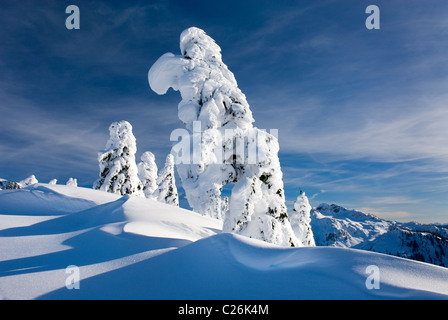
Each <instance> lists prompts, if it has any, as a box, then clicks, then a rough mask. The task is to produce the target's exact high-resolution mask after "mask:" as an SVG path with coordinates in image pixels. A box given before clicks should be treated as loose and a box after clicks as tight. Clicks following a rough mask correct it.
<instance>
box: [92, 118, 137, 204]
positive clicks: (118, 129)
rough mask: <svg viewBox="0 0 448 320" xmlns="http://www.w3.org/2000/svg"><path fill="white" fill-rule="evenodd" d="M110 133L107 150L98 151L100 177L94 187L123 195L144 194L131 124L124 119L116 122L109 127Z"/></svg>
mask: <svg viewBox="0 0 448 320" xmlns="http://www.w3.org/2000/svg"><path fill="white" fill-rule="evenodd" d="M109 134H110V137H109V140H108V141H107V143H106V148H105V150H104V151H102V152H99V153H98V162H99V166H100V178H99V179H98V180H97V181H96V182H95V184H94V186H93V188H94V189H97V190H102V191H106V192H110V193H117V194H121V195H125V194H130V195H137V196H144V194H143V190H142V189H143V186H142V183H141V181H140V180H139V178H138V175H137V173H138V170H137V165H136V163H135V153H136V151H137V146H136V142H135V137H134V135H133V133H132V126H131V124H130V123H129V122H127V121H124V120H122V121H119V122H114V123H112V124H111V125H110V127H109Z"/></svg>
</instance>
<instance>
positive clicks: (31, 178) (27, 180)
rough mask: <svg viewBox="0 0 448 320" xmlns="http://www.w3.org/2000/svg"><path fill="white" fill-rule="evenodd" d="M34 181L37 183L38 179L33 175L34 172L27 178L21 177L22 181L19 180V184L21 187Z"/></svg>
mask: <svg viewBox="0 0 448 320" xmlns="http://www.w3.org/2000/svg"><path fill="white" fill-rule="evenodd" d="M35 183H39V181H37V179H36V177H35V176H34V174H32V175H30V176H29V177H28V178H26V179H23V180H22V181H20V182H19V184H20V185H21V186H22V187H26V186H30V185H32V184H35Z"/></svg>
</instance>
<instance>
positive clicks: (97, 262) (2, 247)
mask: <svg viewBox="0 0 448 320" xmlns="http://www.w3.org/2000/svg"><path fill="white" fill-rule="evenodd" d="M0 203H1V204H2V205H1V206H0V296H1V297H2V298H4V299H448V269H446V268H442V267H437V266H434V265H430V264H426V263H420V262H416V261H412V260H407V259H403V258H397V257H393V256H388V255H384V254H379V253H373V252H368V251H361V250H354V249H348V248H334V247H301V248H284V247H279V246H276V245H273V244H268V243H266V242H263V241H259V240H255V239H250V238H247V237H244V236H241V235H235V234H229V233H222V232H221V230H222V221H221V220H217V219H213V218H210V217H205V216H202V215H199V214H196V213H194V212H191V211H188V210H184V209H181V208H178V207H174V206H170V205H166V204H163V203H160V202H157V201H154V200H151V199H146V198H143V197H133V196H129V195H125V196H120V195H117V194H112V193H107V192H103V191H99V190H91V189H86V188H81V187H78V188H73V187H70V186H64V185H50V184H35V185H32V186H29V187H26V188H24V189H19V190H4V191H2V192H1V193H0ZM70 265H75V266H77V267H79V275H80V288H79V289H72V290H69V289H67V288H66V286H65V284H66V279H67V277H68V274H67V273H66V268H67V267H68V266H70ZM369 265H375V266H378V268H379V271H380V281H381V283H380V289H378V290H376V289H372V290H369V289H367V287H366V285H365V283H366V279H367V277H368V274H366V268H367V267H368V266H369Z"/></svg>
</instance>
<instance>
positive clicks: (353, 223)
mask: <svg viewBox="0 0 448 320" xmlns="http://www.w3.org/2000/svg"><path fill="white" fill-rule="evenodd" d="M311 227H312V229H313V233H314V239H315V241H316V245H318V246H333V247H345V248H356V249H362V250H369V251H375V252H380V253H386V254H390V255H394V256H398V257H404V258H408V259H413V260H418V261H423V262H427V263H432V264H436V265H439V266H444V267H448V228H447V227H446V226H442V225H434V224H429V225H424V224H419V223H416V222H409V223H399V222H393V221H387V220H383V219H380V218H378V217H376V216H374V215H372V214H368V213H364V212H361V211H356V210H347V209H345V208H343V207H341V206H338V205H335V204H332V205H328V204H321V205H319V206H318V207H317V208H315V209H313V210H312V211H311Z"/></svg>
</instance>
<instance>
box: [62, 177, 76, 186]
mask: <svg viewBox="0 0 448 320" xmlns="http://www.w3.org/2000/svg"><path fill="white" fill-rule="evenodd" d="M65 185H67V186H71V187H77V186H78V180H77V179H76V178H70V179H68V180H67V182H66V183H65Z"/></svg>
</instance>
